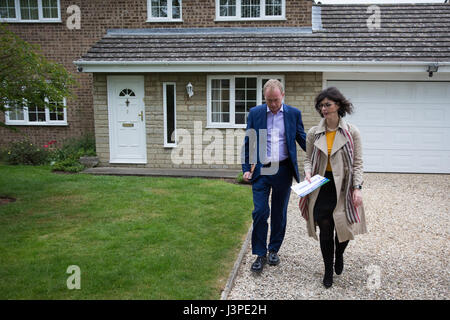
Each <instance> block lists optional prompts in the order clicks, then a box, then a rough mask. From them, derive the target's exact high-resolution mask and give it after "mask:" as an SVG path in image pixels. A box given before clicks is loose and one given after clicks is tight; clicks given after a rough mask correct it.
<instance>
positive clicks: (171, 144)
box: [163, 82, 178, 148]
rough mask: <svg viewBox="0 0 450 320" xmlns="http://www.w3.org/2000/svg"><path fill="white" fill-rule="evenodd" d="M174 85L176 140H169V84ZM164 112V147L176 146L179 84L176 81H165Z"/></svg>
mask: <svg viewBox="0 0 450 320" xmlns="http://www.w3.org/2000/svg"><path fill="white" fill-rule="evenodd" d="M168 85H173V90H174V92H173V100H174V101H173V106H174V110H173V112H174V119H173V120H174V133H175V139H174V140H175V142H174V143H168V142H167V138H168V137H167V86H168ZM163 112H164V148H175V147H176V146H177V140H178V139H177V84H176V82H163Z"/></svg>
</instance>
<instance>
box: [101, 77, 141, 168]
mask: <svg viewBox="0 0 450 320" xmlns="http://www.w3.org/2000/svg"><path fill="white" fill-rule="evenodd" d="M108 116H109V148H110V163H147V148H146V138H145V105H144V77H143V76H108Z"/></svg>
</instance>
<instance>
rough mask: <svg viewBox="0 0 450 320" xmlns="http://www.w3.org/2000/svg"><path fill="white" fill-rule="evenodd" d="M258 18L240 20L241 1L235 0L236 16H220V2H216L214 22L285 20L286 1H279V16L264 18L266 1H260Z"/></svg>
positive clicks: (218, 0)
mask: <svg viewBox="0 0 450 320" xmlns="http://www.w3.org/2000/svg"><path fill="white" fill-rule="evenodd" d="M260 1H261V2H260V4H259V5H260V11H259V12H260V16H259V17H255V18H242V17H241V15H242V13H241V0H236V15H235V16H227V17H222V16H220V0H216V19H215V21H267V20H272V21H274V20H276V21H279V20H286V0H281V15H279V16H266V0H260Z"/></svg>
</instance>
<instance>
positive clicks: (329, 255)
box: [320, 240, 334, 289]
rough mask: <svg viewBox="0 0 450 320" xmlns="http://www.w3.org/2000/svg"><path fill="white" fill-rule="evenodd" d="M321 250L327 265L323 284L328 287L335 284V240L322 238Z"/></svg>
mask: <svg viewBox="0 0 450 320" xmlns="http://www.w3.org/2000/svg"><path fill="white" fill-rule="evenodd" d="M320 250H321V251H322V257H323V262H324V265H325V275H324V277H323V285H324V286H325V288H327V289H328V288H329V287H331V286H332V285H333V258H334V241H333V240H320Z"/></svg>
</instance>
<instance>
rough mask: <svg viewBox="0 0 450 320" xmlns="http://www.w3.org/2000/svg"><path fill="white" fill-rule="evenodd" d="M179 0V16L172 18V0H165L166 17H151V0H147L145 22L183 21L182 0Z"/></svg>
mask: <svg viewBox="0 0 450 320" xmlns="http://www.w3.org/2000/svg"><path fill="white" fill-rule="evenodd" d="M179 1H180V18H178V19H173V18H172V0H167V18H164V17H159V18H153V17H152V0H147V21H146V22H183V1H182V0H179Z"/></svg>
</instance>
